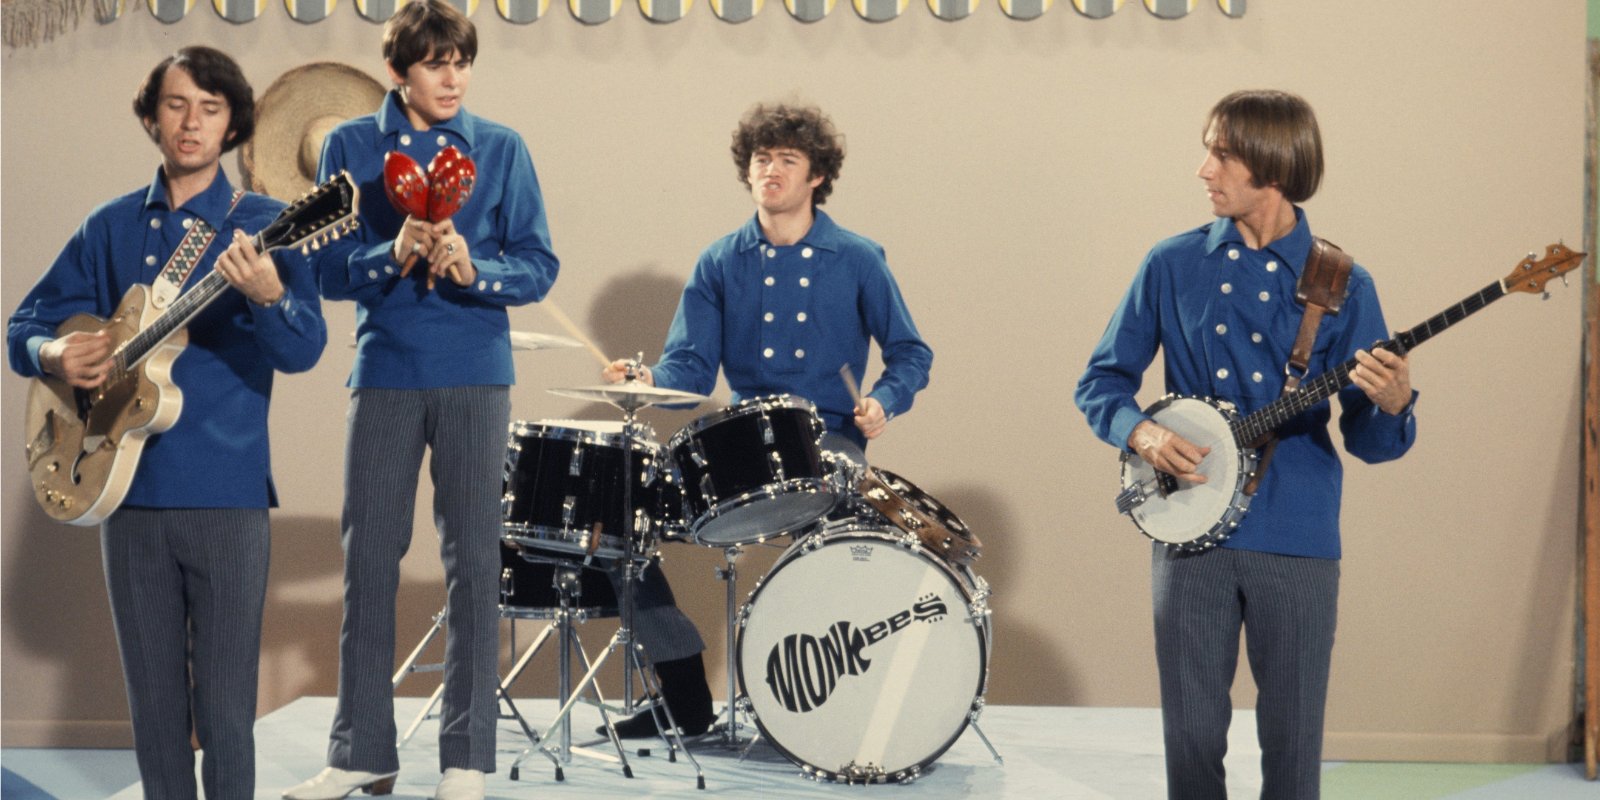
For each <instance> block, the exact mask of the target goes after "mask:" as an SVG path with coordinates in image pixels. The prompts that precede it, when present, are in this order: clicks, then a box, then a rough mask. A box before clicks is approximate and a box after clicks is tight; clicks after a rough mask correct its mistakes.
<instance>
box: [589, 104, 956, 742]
mask: <svg viewBox="0 0 1600 800" xmlns="http://www.w3.org/2000/svg"><path fill="white" fill-rule="evenodd" d="M731 150H732V154H733V162H734V166H735V168H736V169H737V170H738V175H739V180H740V182H742V183H743V184H744V185H745V187H746V189H748V190H749V192H750V195H751V197H752V198H753V199H754V200H755V204H756V213H755V215H754V216H753V217H752V218H751V219H750V220H748V221H746V222H745V224H744V225H742V226H740V227H739V229H738V230H735V231H734V232H733V233H730V234H728V235H727V236H724V237H722V238H721V239H718V240H717V241H715V242H713V243H712V244H711V246H710V247H707V248H706V249H705V251H704V252H703V253H701V255H700V260H699V262H698V263H697V264H696V265H695V269H694V274H693V275H691V276H690V278H689V282H688V284H687V285H686V286H685V287H684V289H683V297H682V298H681V299H680V301H679V303H678V311H677V314H676V316H675V317H674V319H673V321H672V328H671V330H670V331H669V332H668V334H667V343H666V346H665V348H664V352H663V354H662V357H661V360H660V361H659V362H658V363H656V364H655V365H653V366H647V367H641V368H640V373H641V374H640V379H641V380H643V381H644V382H646V383H649V384H651V385H654V386H661V387H665V388H672V389H680V390H684V391H689V392H696V393H698V394H710V393H711V391H712V390H713V389H714V388H715V387H716V383H717V371H718V369H719V368H720V369H721V370H722V371H723V373H724V374H725V375H726V376H727V379H728V385H729V387H730V388H731V389H732V390H733V400H734V401H735V402H738V401H739V400H741V399H743V398H750V397H760V396H762V395H774V394H784V393H787V394H792V395H797V396H799V397H803V398H805V399H807V400H810V401H811V402H812V403H814V404H815V405H816V407H817V413H818V415H819V416H820V417H821V418H822V421H823V424H824V425H825V426H826V427H827V431H828V432H827V434H826V435H825V436H824V437H823V442H822V446H823V448H824V449H826V450H833V451H835V452H839V453H843V454H845V455H847V456H849V457H850V458H851V459H852V460H854V461H856V462H857V463H865V460H866V457H865V448H866V444H867V440H869V439H876V438H878V437H879V436H881V435H883V432H884V430H885V429H886V426H887V425H888V423H889V421H890V420H891V419H893V418H894V417H895V416H896V415H898V414H903V413H905V412H906V411H909V410H910V409H911V403H912V398H913V397H914V396H915V395H916V393H917V392H918V391H920V390H921V389H922V388H923V387H924V386H927V385H928V370H929V368H930V367H931V366H932V364H933V350H932V349H930V348H929V347H928V345H927V343H926V342H924V341H923V340H922V336H921V335H920V334H918V333H917V327H916V325H915V324H914V323H913V322H912V320H911V312H910V311H909V310H908V309H907V308H906V304H905V301H904V300H903V299H902V298H901V296H900V288H899V286H898V285H896V283H895V280H894V276H893V275H892V274H890V272H889V264H888V262H887V261H886V260H885V258H884V251H883V248H882V247H881V246H879V245H878V243H876V242H874V241H872V240H871V239H868V238H866V237H864V236H861V235H859V234H856V233H852V232H851V231H848V230H845V229H844V228H842V227H840V226H839V225H838V224H836V223H835V222H834V221H833V218H832V217H830V216H828V214H827V213H826V212H824V211H822V209H820V208H819V206H821V205H822V204H823V202H824V201H826V200H827V198H828V195H829V194H831V193H832V192H833V182H834V181H835V180H837V179H838V178H839V168H840V167H841V166H842V165H843V163H844V146H843V144H842V142H841V140H840V135H839V133H838V131H836V130H835V129H834V126H833V122H832V120H830V119H828V117H827V116H825V115H824V114H823V113H822V112H821V111H820V110H819V109H817V108H815V107H809V106H791V105H783V104H780V105H756V106H755V107H754V108H752V109H751V110H750V111H749V112H748V113H746V114H745V116H744V118H743V119H742V120H741V121H740V123H739V127H738V129H737V130H735V131H734V134H733V145H732V148H731ZM874 339H875V340H877V342H878V346H879V348H880V350H881V351H882V353H881V355H882V359H883V365H884V369H883V374H882V375H881V376H879V378H878V380H877V382H876V383H875V384H874V385H873V387H872V389H871V391H870V392H868V393H867V394H866V395H865V396H864V397H862V399H861V403H860V404H859V405H857V404H856V402H855V400H854V398H852V397H851V395H850V391H849V389H848V388H847V387H846V386H845V385H844V382H843V381H842V380H840V378H839V370H840V366H841V365H847V366H848V367H849V369H850V372H851V373H852V375H853V377H854V379H855V381H856V384H857V385H861V379H862V377H863V376H864V375H865V373H866V365H867V354H868V350H869V346H870V344H871V341H872V340H874ZM628 366H629V365H628V362H626V361H617V362H614V363H612V364H611V365H610V366H609V367H607V368H606V369H605V371H604V372H603V373H602V375H603V377H604V378H605V379H606V380H608V381H612V382H616V381H621V380H622V379H623V377H624V375H625V373H626V370H627V367H628ZM635 596H636V599H637V605H638V611H639V614H638V616H637V618H636V621H635V628H636V629H637V632H638V634H639V638H640V639H641V641H642V642H643V644H644V647H645V652H646V654H647V655H648V656H649V657H650V660H651V662H652V663H653V664H654V665H655V668H656V671H657V673H658V674H659V675H660V677H661V686H662V694H663V695H664V697H665V699H666V701H667V703H668V705H669V706H670V707H671V709H672V711H673V715H674V716H675V717H676V719H677V721H678V724H679V727H680V729H681V730H682V732H683V733H685V734H695V733H699V732H702V731H704V730H705V728H706V726H708V725H710V723H711V721H712V720H713V719H714V717H713V716H712V714H711V695H710V691H709V690H708V689H707V688H706V680H705V668H704V665H703V664H702V663H701V658H700V651H701V650H702V649H703V645H701V644H700V641H699V636H698V634H696V633H695V632H694V627H693V623H691V622H689V621H688V619H687V618H685V617H684V616H683V614H682V612H680V611H678V609H677V608H676V607H675V606H674V605H672V595H671V591H670V589H667V587H666V579H665V577H664V576H662V575H661V572H660V569H659V567H654V566H652V567H651V568H650V569H648V570H646V572H645V580H644V583H643V586H642V587H641V589H640V590H639V591H638V592H637V593H636V595H635ZM685 629H686V632H685V633H682V634H681V635H663V632H664V631H665V632H684V631H685ZM663 727H664V725H663ZM617 732H618V733H619V734H621V735H623V736H650V735H653V734H654V733H655V724H654V723H653V722H652V721H651V720H650V718H649V716H648V715H645V714H640V715H638V716H635V717H634V718H633V719H630V720H627V721H625V722H623V723H622V724H620V725H618V726H617Z"/></svg>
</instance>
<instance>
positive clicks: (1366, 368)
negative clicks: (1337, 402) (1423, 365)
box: [1350, 348, 1411, 414]
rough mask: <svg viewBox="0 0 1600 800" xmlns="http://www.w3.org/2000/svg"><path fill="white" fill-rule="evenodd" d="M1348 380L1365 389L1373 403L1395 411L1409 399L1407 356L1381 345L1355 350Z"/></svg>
mask: <svg viewBox="0 0 1600 800" xmlns="http://www.w3.org/2000/svg"><path fill="white" fill-rule="evenodd" d="M1350 382H1351V383H1353V384H1355V385H1356V386H1357V387H1358V388H1360V389H1361V391H1363V392H1365V393H1366V395H1367V398H1368V399H1370V400H1371V401H1372V403H1373V405H1376V406H1377V407H1379V408H1381V409H1383V410H1384V411H1385V412H1386V413H1389V414H1399V413H1400V412H1402V411H1404V410H1405V409H1406V406H1407V405H1410V403H1411V359H1410V358H1408V357H1406V356H1398V355H1395V354H1394V353H1391V352H1389V351H1388V350H1384V349H1383V348H1373V349H1372V351H1371V352H1367V351H1365V350H1362V351H1358V352H1357V353H1356V368H1355V369H1353V370H1351V371H1350Z"/></svg>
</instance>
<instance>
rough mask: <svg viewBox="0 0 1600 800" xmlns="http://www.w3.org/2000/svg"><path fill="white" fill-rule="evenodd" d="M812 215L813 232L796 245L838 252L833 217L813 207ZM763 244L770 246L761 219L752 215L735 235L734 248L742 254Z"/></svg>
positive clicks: (837, 229)
mask: <svg viewBox="0 0 1600 800" xmlns="http://www.w3.org/2000/svg"><path fill="white" fill-rule="evenodd" d="M811 213H812V215H813V217H814V218H813V219H812V220H811V230H808V231H806V235H804V236H802V237H800V241H798V242H795V244H796V245H808V246H810V247H813V248H815V249H817V250H827V251H828V252H830V253H831V252H837V251H838V250H839V245H840V241H839V240H840V233H839V226H838V224H837V223H835V222H834V221H833V217H830V216H828V212H826V211H823V210H822V209H820V208H816V207H813V208H812V209H811ZM761 244H768V242H767V235H766V234H765V233H762V232H761V217H760V216H759V215H757V214H751V215H750V219H749V220H748V221H747V222H745V224H744V225H743V226H741V227H740V228H739V230H738V232H737V233H735V234H734V243H733V247H734V249H735V250H737V251H738V252H741V253H742V252H745V251H746V250H750V249H753V248H755V247H756V246H758V245H761Z"/></svg>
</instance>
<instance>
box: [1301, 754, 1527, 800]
mask: <svg viewBox="0 0 1600 800" xmlns="http://www.w3.org/2000/svg"><path fill="white" fill-rule="evenodd" d="M1541 766H1542V765H1539V764H1384V763H1370V762H1346V763H1342V764H1336V765H1330V766H1328V767H1326V768H1324V769H1323V771H1322V797H1323V798H1324V800H1437V798H1443V797H1449V796H1451V795H1454V794H1457V793H1459V792H1465V791H1468V790H1471V789H1481V788H1483V787H1486V786H1493V785H1494V784H1496V783H1500V782H1503V781H1508V780H1511V779H1512V778H1516V777H1519V776H1521V775H1526V774H1528V773H1530V772H1533V771H1535V770H1538V769H1540V768H1541Z"/></svg>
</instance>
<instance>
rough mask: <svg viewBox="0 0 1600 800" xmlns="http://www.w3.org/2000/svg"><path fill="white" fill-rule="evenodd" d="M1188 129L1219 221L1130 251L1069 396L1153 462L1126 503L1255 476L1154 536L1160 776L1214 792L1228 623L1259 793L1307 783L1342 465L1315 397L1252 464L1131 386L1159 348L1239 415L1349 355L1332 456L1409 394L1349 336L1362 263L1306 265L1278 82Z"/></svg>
mask: <svg viewBox="0 0 1600 800" xmlns="http://www.w3.org/2000/svg"><path fill="white" fill-rule="evenodd" d="M1203 143H1204V145H1205V147H1206V151H1207V152H1206V158H1205V160H1204V161H1203V162H1202V163H1201V165H1200V169H1199V172H1198V176H1199V177H1200V179H1201V180H1202V181H1203V182H1204V183H1205V187H1206V193H1207V196H1208V197H1209V198H1210V200H1211V205H1212V213H1214V214H1215V215H1216V216H1217V220H1216V221H1214V222H1211V223H1208V224H1206V225H1203V226H1201V227H1199V228H1196V229H1193V230H1190V231H1187V232H1185V233H1181V234H1179V235H1177V236H1174V237H1172V238H1170V239H1167V240H1165V241H1162V242H1160V243H1158V244H1157V245H1156V246H1155V247H1154V248H1153V249H1152V250H1151V251H1150V253H1149V255H1147V256H1146V257H1145V261H1144V263H1143V264H1142V265H1141V266H1140V269H1139V272H1138V273H1137V274H1136V275H1135V277H1134V280H1133V285H1132V286H1131V287H1130V288H1129V290H1128V293H1127V295H1126V296H1125V297H1124V298H1123V300H1122V303H1121V305H1120V306H1119V307H1118V308H1117V310H1116V313H1115V314H1113V316H1112V318H1111V322H1110V324H1109V325H1108V326H1107V328H1106V332H1105V334H1104V336H1103V337H1102V338H1101V340H1100V343H1099V345H1098V346H1097V347H1096V348H1095V350H1094V353H1093V354H1092V355H1091V357H1090V359H1089V365H1088V368H1087V369H1086V370H1085V372H1084V374H1083V377H1082V378H1081V380H1080V381H1079V384H1078V390H1077V404H1078V407H1079V408H1080V409H1081V410H1082V411H1083V412H1084V414H1085V415H1086V416H1087V417H1088V420H1089V425H1090V427H1091V428H1092V429H1093V430H1094V432H1095V434H1096V435H1097V436H1099V437H1100V438H1101V439H1102V440H1104V441H1106V442H1107V443H1109V444H1112V445H1113V446H1116V447H1118V448H1123V449H1124V452H1125V453H1126V454H1127V455H1125V456H1124V458H1125V459H1129V460H1138V459H1142V460H1143V462H1144V463H1145V464H1147V465H1148V466H1151V467H1154V468H1155V469H1156V470H1158V471H1159V473H1161V474H1162V476H1163V477H1162V481H1163V482H1164V483H1162V484H1161V486H1160V487H1159V488H1152V489H1150V490H1148V491H1146V492H1144V493H1143V494H1139V495H1138V496H1134V497H1124V498H1122V499H1119V505H1125V506H1126V507H1124V509H1123V510H1124V511H1127V510H1129V508H1130V507H1132V506H1134V505H1136V504H1138V503H1142V502H1144V501H1145V499H1146V497H1147V496H1154V495H1156V494H1159V495H1160V497H1161V498H1163V499H1164V498H1165V497H1167V496H1168V495H1172V494H1177V493H1178V492H1184V491H1201V490H1200V489H1198V488H1197V487H1202V486H1205V485H1206V484H1207V483H1208V482H1210V483H1211V484H1215V483H1217V482H1219V480H1218V479H1221V478H1231V477H1233V475H1234V473H1235V472H1237V473H1241V474H1243V475H1244V476H1245V477H1246V478H1255V477H1256V476H1259V485H1254V484H1255V480H1251V481H1249V482H1248V483H1247V484H1246V486H1245V487H1244V489H1243V493H1242V494H1241V496H1240V498H1239V501H1238V502H1230V503H1228V506H1229V508H1230V512H1233V511H1238V512H1242V508H1240V507H1241V506H1248V510H1249V513H1248V515H1244V516H1242V517H1235V518H1234V519H1232V520H1231V521H1230V522H1229V523H1228V524H1227V525H1226V526H1224V527H1223V530H1222V531H1221V532H1217V529H1216V528H1213V529H1212V533H1207V534H1205V535H1204V536H1203V537H1202V539H1203V541H1200V540H1197V541H1195V542H1185V543H1172V542H1168V543H1165V544H1164V543H1163V541H1157V542H1156V543H1155V544H1154V546H1153V552H1152V566H1151V584H1152V594H1153V601H1154V610H1155V634H1156V661H1157V666H1158V668H1159V671H1160V675H1161V705H1162V717H1163V723H1164V728H1165V746H1166V760H1167V791H1168V796H1169V797H1174V798H1179V797H1181V798H1213V797H1215V798H1221V797H1226V796H1227V790H1226V786H1225V784H1224V780H1223V768H1222V757H1223V753H1224V752H1225V751H1226V749H1227V730H1228V723H1229V721H1230V719H1231V715H1232V703H1231V701H1230V698H1229V688H1230V686H1231V684H1232V682H1233V678H1234V674H1235V668H1236V665H1237V663H1238V649H1239V631H1240V627H1241V626H1243V628H1244V629H1245V630H1246V631H1248V637H1249V641H1248V656H1249V659H1250V666H1251V670H1252V673H1253V674H1254V676H1255V681H1256V684H1257V686H1258V687H1259V697H1258V700H1257V707H1256V716H1257V723H1258V729H1259V738H1260V742H1261V751H1262V773H1263V775H1262V778H1263V783H1262V794H1261V796H1262V797H1264V798H1289V797H1293V798H1300V799H1301V800H1304V799H1305V798H1314V797H1317V796H1318V792H1319V783H1320V773H1321V755H1322V720H1323V708H1324V705H1325V703H1326V698H1327V686H1328V670H1329V663H1330V661H1331V657H1332V651H1333V637H1334V627H1335V619H1336V610H1337V601H1338V584H1339V557H1340V547H1339V500H1340V483H1341V476H1342V468H1341V466H1340V463H1339V459H1338V456H1337V454H1336V453H1335V451H1334V448H1333V441H1332V438H1331V437H1330V436H1329V433H1328V422H1329V421H1330V419H1331V409H1330V407H1329V404H1328V403H1326V402H1323V403H1319V404H1317V405H1314V406H1311V407H1310V408H1309V409H1308V410H1306V411H1305V412H1304V413H1301V414H1299V415H1297V416H1295V417H1293V418H1291V419H1289V420H1288V421H1287V422H1285V423H1284V424H1283V425H1281V426H1280V427H1279V428H1278V430H1277V431H1276V442H1275V447H1274V446H1272V445H1265V446H1264V447H1263V448H1262V449H1263V452H1264V453H1267V454H1269V455H1267V456H1265V457H1264V458H1263V462H1264V463H1262V464H1260V465H1256V464H1254V463H1253V462H1250V463H1247V464H1246V465H1245V468H1236V467H1235V466H1234V465H1230V464H1223V463H1218V462H1219V460H1221V459H1223V458H1225V456H1226V449H1225V448H1222V447H1219V445H1221V444H1223V443H1224V438H1225V436H1226V435H1227V434H1228V433H1229V430H1228V428H1227V427H1226V425H1223V426H1222V429H1221V434H1222V435H1219V436H1217V437H1215V439H1214V440H1209V441H1191V440H1189V439H1186V438H1185V437H1183V436H1180V435H1178V434H1177V433H1175V432H1174V431H1173V430H1171V429H1169V428H1168V427H1166V426H1163V425H1161V424H1159V423H1158V422H1157V421H1156V420H1154V419H1152V416H1151V413H1150V412H1149V411H1144V410H1141V409H1140V408H1139V406H1138V405H1137V404H1136V402H1135V399H1134V395H1135V393H1137V391H1138V390H1139V387H1140V383H1141V380H1142V377H1143V374H1144V371H1145V370H1146V369H1147V368H1148V367H1149V366H1150V363H1151V362H1152V361H1153V360H1154V358H1155V355H1156V351H1157V350H1158V349H1159V350H1160V351H1162V354H1163V356H1162V357H1163V365H1164V367H1165V375H1166V389H1167V391H1168V392H1169V393H1173V394H1177V395H1186V396H1201V397H1211V398H1216V399H1217V400H1221V401H1225V403H1231V404H1232V405H1234V406H1237V408H1238V411H1239V412H1240V413H1244V414H1248V413H1249V412H1251V411H1253V410H1255V409H1258V408H1260V407H1262V406H1264V405H1266V404H1268V403H1270V402H1271V401H1273V400H1274V399H1276V398H1277V397H1278V396H1279V395H1280V394H1282V393H1284V391H1285V389H1286V378H1285V375H1286V374H1292V375H1294V376H1295V380H1294V381H1293V382H1291V383H1289V384H1288V387H1287V388H1288V389H1289V390H1292V389H1293V388H1294V387H1295V386H1296V385H1297V384H1298V381H1297V378H1298V377H1299V376H1305V375H1320V374H1323V373H1324V372H1326V371H1327V370H1328V369H1329V368H1331V367H1334V366H1335V365H1339V364H1341V362H1344V361H1346V360H1348V359H1351V358H1352V357H1353V358H1354V359H1355V361H1356V366H1355V368H1354V370H1353V371H1352V372H1351V373H1350V379H1351V382H1352V385H1350V386H1347V387H1345V388H1344V389H1343V390H1342V391H1340V392H1339V406H1340V416H1339V428H1340V431H1341V433H1342V434H1343V437H1344V445H1345V449H1346V450H1347V451H1349V452H1350V454H1352V455H1354V456H1356V457H1357V458H1360V459H1361V460H1362V461H1365V462H1368V463H1377V462H1382V461H1389V460H1392V459H1396V458H1399V457H1400V456H1402V455H1404V454H1405V453H1406V451H1407V450H1408V449H1410V447H1411V444H1412V442H1413V441H1414V439H1415V434H1416V423H1415V420H1414V418H1413V417H1412V406H1413V404H1414V402H1415V398H1416V393H1415V392H1413V391H1412V389H1411V381H1410V374H1409V367H1408V363H1407V359H1406V358H1405V357H1404V356H1403V355H1397V354H1395V353H1391V352H1389V351H1387V350H1383V349H1374V350H1372V351H1370V352H1367V351H1364V350H1363V348H1366V347H1370V346H1371V345H1372V343H1373V342H1376V341H1380V340H1383V339H1385V338H1386V336H1387V327H1386V326H1385V325H1384V320H1383V313H1382V311H1381V309H1380V308H1379V305H1378V297H1377V292H1376V290H1375V289H1374V287H1373V282H1372V277H1371V275H1370V274H1368V273H1367V271H1366V270H1364V269H1362V268H1361V267H1359V266H1355V265H1353V264H1352V263H1351V262H1350V261H1349V259H1348V257H1343V258H1342V262H1343V263H1342V266H1343V268H1344V269H1343V271H1342V274H1341V273H1340V272H1339V270H1338V268H1336V267H1329V268H1328V269H1327V271H1326V273H1325V272H1324V271H1323V270H1322V269H1321V266H1322V265H1323V264H1325V263H1329V262H1338V261H1340V260H1341V259H1340V257H1341V256H1342V254H1340V253H1338V251H1337V248H1333V247H1331V246H1329V245H1327V244H1326V243H1324V242H1321V241H1320V240H1314V239H1313V237H1312V235H1311V231H1310V229H1309V224H1308V223H1307V221H1306V216H1305V212H1304V211H1302V210H1301V209H1300V208H1298V207H1297V205H1296V204H1298V203H1301V202H1304V201H1305V200H1307V199H1309V198H1310V197H1311V196H1312V194H1314V193H1315V192H1316V189H1317V185H1318V183H1319V182H1320V180H1321V177H1322V166H1323V160H1322V141H1321V135H1320V133H1319V131H1318V128H1317V122H1316V118H1315V116H1314V114H1313V112H1312V110H1311V107H1310V106H1309V105H1308V104H1307V103H1306V102H1305V101H1304V100H1302V99H1301V98H1299V97H1296V96H1294V95H1291V94H1287V93H1284V92H1276V91H1245V92H1236V93H1234V94H1231V95H1229V96H1227V97H1225V98H1223V99H1222V100H1221V101H1219V102H1218V103H1217V105H1216V106H1215V107H1214V108H1213V109H1212V110H1211V114H1210V116H1209V118H1208V121H1207V123H1206V127H1205V130H1204V138H1203ZM1323 256H1326V261H1322V260H1319V259H1320V258H1321V257H1323ZM1324 274H1338V276H1339V277H1338V278H1337V281H1338V282H1337V283H1330V284H1329V285H1330V286H1332V287H1333V288H1332V289H1331V290H1329V291H1325V292H1323V294H1321V295H1317V294H1316V292H1315V289H1316V288H1317V287H1316V281H1317V280H1318V277H1319V276H1322V275H1324ZM1331 280H1333V279H1330V281H1331ZM1308 291H1309V292H1310V295H1311V296H1321V297H1324V298H1325V299H1327V300H1328V303H1327V305H1328V306H1329V308H1327V309H1322V308H1320V307H1318V311H1317V313H1321V312H1322V311H1323V310H1326V311H1327V315H1326V316H1323V317H1321V323H1320V325H1318V324H1316V322H1315V319H1316V318H1315V317H1313V322H1312V323H1311V324H1310V325H1306V326H1302V319H1303V317H1304V316H1305V315H1306V314H1307V311H1306V308H1310V306H1309V305H1307V306H1305V307H1303V306H1302V304H1301V303H1298V302H1297V301H1296V298H1297V295H1302V294H1306V293H1307V292H1308ZM1298 332H1304V333H1305V336H1304V338H1303V339H1302V338H1301V337H1300V336H1299V335H1298ZM1285 364H1293V366H1294V368H1293V369H1286V368H1285ZM1158 405H1160V404H1158ZM1218 405H1221V404H1218ZM1219 419H1221V417H1219ZM1227 444H1230V445H1231V444H1232V442H1231V441H1230V442H1227ZM1245 449H1247V450H1249V451H1250V452H1252V453H1253V452H1254V448H1245ZM1214 451H1215V452H1214ZM1135 454H1136V456H1137V458H1135ZM1251 458H1252V459H1253V458H1254V456H1253V455H1252V456H1251ZM1252 473H1254V474H1253V475H1252ZM1125 494H1126V493H1125ZM1213 522H1214V521H1213ZM1198 524H1200V525H1201V526H1202V529H1203V526H1204V525H1206V524H1209V523H1207V522H1206V521H1198ZM1235 524H1236V525H1237V527H1232V525H1235ZM1146 532H1147V533H1149V531H1146ZM1152 538H1159V537H1156V536H1153V535H1152Z"/></svg>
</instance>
